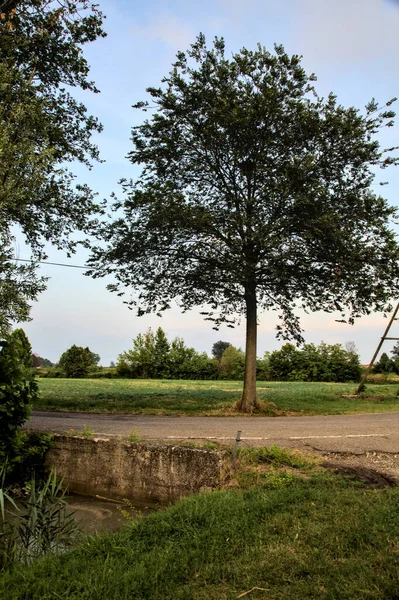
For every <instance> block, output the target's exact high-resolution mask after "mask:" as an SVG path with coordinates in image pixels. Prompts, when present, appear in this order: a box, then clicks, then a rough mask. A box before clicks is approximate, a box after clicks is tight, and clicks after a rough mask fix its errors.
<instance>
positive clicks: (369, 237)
mask: <svg viewBox="0 0 399 600" xmlns="http://www.w3.org/2000/svg"><path fill="white" fill-rule="evenodd" d="M315 79H316V78H315V77H314V76H313V75H310V76H309V75H307V74H306V73H305V71H304V69H303V68H302V66H301V61H300V57H298V56H295V55H294V56H288V55H287V54H286V53H285V51H284V49H283V47H282V46H275V53H274V54H273V53H270V52H268V51H266V50H265V49H264V48H263V47H261V46H258V48H257V50H256V51H249V50H247V49H245V48H244V49H242V50H241V51H240V52H239V53H237V54H234V55H232V56H231V57H230V58H229V57H227V56H226V54H225V44H224V41H223V39H217V38H216V39H215V41H214V44H213V48H211V49H208V48H207V46H206V41H205V38H204V36H203V35H200V36H199V37H198V38H197V41H196V42H195V43H194V44H193V45H192V46H191V49H190V50H189V51H187V52H186V53H183V52H179V53H178V55H177V60H176V62H175V63H174V65H173V68H172V70H171V72H170V73H169V75H168V76H166V77H165V78H164V79H163V80H162V86H161V87H157V88H149V89H148V90H147V91H148V93H149V95H150V96H151V98H152V101H151V103H148V102H140V103H139V104H137V105H136V106H137V107H138V108H142V109H144V110H145V111H150V113H149V114H150V115H151V116H150V117H149V118H148V119H147V120H145V121H144V123H143V124H142V125H139V126H137V127H134V128H133V130H132V141H133V146H134V147H133V150H132V151H131V153H130V155H129V156H130V160H131V162H132V163H133V164H141V165H143V171H142V175H141V176H140V178H139V179H138V180H137V181H136V182H128V181H125V182H123V187H124V191H125V192H126V193H127V197H126V199H125V200H124V201H123V202H121V201H119V202H118V201H117V202H116V205H115V208H116V209H117V210H122V213H120V216H118V218H116V219H115V220H114V221H113V222H112V223H106V224H104V226H103V228H102V230H101V232H100V235H101V237H102V238H103V240H105V241H106V243H107V245H106V247H105V248H104V247H102V248H98V249H97V250H95V252H94V255H93V258H92V267H93V268H92V269H91V271H90V273H91V274H94V275H95V276H103V275H106V274H114V275H115V277H116V283H115V284H111V285H110V286H109V289H111V290H117V291H119V292H120V293H123V291H124V289H125V288H126V287H127V288H130V287H131V288H133V289H134V290H135V291H136V295H135V296H133V297H132V299H131V300H130V302H131V304H134V305H136V306H137V307H138V312H139V314H142V313H143V312H150V311H156V312H161V311H163V310H165V309H167V308H168V307H169V305H170V302H171V299H177V300H178V302H179V303H180V306H181V307H182V309H183V310H188V309H190V308H192V307H194V306H201V305H203V306H204V307H205V310H204V312H203V314H204V316H205V317H206V318H207V319H213V320H214V321H215V323H216V326H217V325H219V324H220V323H223V322H225V323H227V324H228V325H232V324H233V323H234V321H235V320H236V318H239V316H240V315H244V316H245V318H246V324H247V334H246V348H245V358H246V366H245V378H244V390H243V396H242V400H241V404H240V408H241V410H242V411H252V410H253V409H254V407H255V406H256V337H257V318H258V311H259V310H260V309H263V310H265V309H274V310H277V311H279V313H280V315H279V318H280V323H279V324H278V326H277V330H278V335H280V336H282V337H291V338H294V339H296V340H297V341H301V340H302V330H301V328H300V323H299V319H298V316H297V314H296V309H298V308H303V309H305V310H311V311H316V310H324V311H331V312H332V311H336V310H338V311H341V313H342V319H346V320H348V321H349V322H353V320H354V318H355V317H357V316H359V315H361V314H363V313H368V312H370V311H372V310H374V309H377V310H382V309H386V308H387V305H388V304H389V298H390V296H391V295H392V294H395V293H397V290H398V275H399V267H398V258H399V251H398V245H397V243H396V241H395V236H394V234H393V232H392V231H391V226H390V221H391V218H392V216H393V215H394V213H395V211H394V209H393V208H391V207H389V206H388V204H387V202H386V201H385V200H384V199H383V198H381V197H379V196H376V195H375V194H374V193H373V192H372V191H371V187H370V186H371V184H372V183H373V181H374V170H375V168H376V167H377V166H380V167H386V166H388V165H390V164H392V163H396V162H397V159H395V158H392V157H391V156H389V153H388V155H387V154H384V152H383V151H382V150H381V149H380V146H379V143H378V141H376V139H375V138H376V134H377V133H378V131H379V130H380V128H381V127H383V126H386V125H387V126H389V125H392V119H393V117H394V113H393V112H392V111H391V109H390V108H386V107H383V108H380V107H379V106H378V105H377V104H376V103H375V102H374V101H372V102H370V103H369V104H368V105H367V107H366V110H365V112H364V114H363V113H361V112H360V111H358V110H356V109H355V108H344V107H342V106H341V105H339V104H338V103H337V100H336V97H335V96H334V95H333V94H330V95H329V96H328V97H326V98H321V97H319V96H318V95H317V93H316V91H315V89H314V81H315ZM392 102H393V101H390V102H388V103H387V104H388V105H389V104H391V103H392Z"/></svg>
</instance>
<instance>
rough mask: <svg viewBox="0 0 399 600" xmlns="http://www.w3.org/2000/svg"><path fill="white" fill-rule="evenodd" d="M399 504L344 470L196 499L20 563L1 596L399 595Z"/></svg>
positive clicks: (1, 583)
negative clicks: (353, 480)
mask: <svg viewBox="0 0 399 600" xmlns="http://www.w3.org/2000/svg"><path fill="white" fill-rule="evenodd" d="M398 502H399V490H398V489H397V488H396V489H385V490H367V489H363V488H361V487H359V486H354V485H352V484H351V483H350V482H348V481H346V480H344V479H342V478H337V477H333V476H330V477H324V478H323V477H319V478H318V477H316V476H315V477H312V478H310V479H309V480H306V481H304V480H298V479H296V480H291V481H289V482H288V484H287V485H285V486H283V487H279V488H278V489H268V488H260V487H256V488H253V489H249V490H223V491H218V492H213V493H208V494H202V495H197V496H192V497H189V498H186V499H184V500H182V501H180V502H178V503H177V504H175V505H174V506H171V507H169V508H168V509H167V510H164V511H160V512H158V513H153V514H151V515H150V516H149V517H147V518H146V519H144V520H141V521H139V522H136V523H133V524H130V525H129V526H128V527H127V528H126V529H125V530H123V531H122V532H120V533H118V534H116V535H105V536H100V537H94V538H89V539H87V541H86V542H85V543H84V544H83V545H81V546H79V547H78V548H76V549H75V550H73V551H71V552H70V553H68V554H65V555H63V556H61V557H54V558H51V559H44V560H40V561H35V562H34V563H32V564H31V565H29V566H28V567H27V568H25V569H22V568H20V567H17V568H15V569H14V570H13V572H12V573H7V574H5V575H4V577H3V579H2V580H0V597H1V598H2V599H4V600H5V599H7V600H17V599H18V600H22V599H24V600H28V599H29V600H42V599H50V598H51V599H58V600H59V599H68V600H104V599H107V600H131V599H133V598H134V599H135V600H140V599H143V600H144V599H151V600H156V599H159V600H172V599H173V600H212V599H214V600H227V599H233V598H239V597H248V598H251V599H257V598H263V599H265V600H266V599H268V600H271V599H274V600H312V599H321V598H322V599H323V600H394V599H395V600H397V598H398V589H399V576H398V573H399V552H398V550H399V546H398V539H399V519H398V512H397V509H398ZM250 590H252V591H251V592H250Z"/></svg>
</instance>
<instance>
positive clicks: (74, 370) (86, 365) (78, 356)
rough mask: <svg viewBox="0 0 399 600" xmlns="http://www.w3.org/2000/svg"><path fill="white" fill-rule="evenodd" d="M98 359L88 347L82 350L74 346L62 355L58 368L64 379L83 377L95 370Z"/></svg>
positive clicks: (80, 347)
mask: <svg viewBox="0 0 399 600" xmlns="http://www.w3.org/2000/svg"><path fill="white" fill-rule="evenodd" d="M99 359H100V357H99V356H98V354H94V353H93V352H92V351H91V350H90V349H89V348H88V347H86V348H83V347H82V346H76V345H75V344H74V345H73V346H71V347H70V348H69V349H68V350H66V351H65V352H64V353H63V354H62V356H61V358H60V360H59V362H58V368H59V369H61V372H62V373H63V375H64V376H65V377H73V378H80V377H85V376H86V375H87V374H88V373H89V371H90V369H92V370H94V371H95V370H96V362H98V361H99Z"/></svg>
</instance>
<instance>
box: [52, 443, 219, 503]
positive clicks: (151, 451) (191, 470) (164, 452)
mask: <svg viewBox="0 0 399 600" xmlns="http://www.w3.org/2000/svg"><path fill="white" fill-rule="evenodd" d="M225 460H226V454H225V453H223V452H215V451H213V450H202V449H197V448H185V447H182V446H167V445H155V444H148V443H143V442H137V443H129V442H121V441H116V440H109V439H99V438H83V437H69V436H64V435H57V436H55V445H54V447H53V448H51V449H50V451H49V452H48V454H47V463H48V464H49V465H50V466H53V467H55V468H56V470H57V474H58V475H59V476H60V477H63V478H64V482H65V484H67V486H68V489H69V490H70V491H71V492H75V493H78V494H84V495H89V496H94V495H100V496H107V497H110V498H129V499H131V500H134V501H136V502H168V501H171V500H176V499H178V498H181V497H182V496H185V495H187V494H190V493H193V492H199V491H201V490H207V489H212V488H215V487H217V486H218V485H219V484H220V482H221V479H222V477H223V473H224V461H225Z"/></svg>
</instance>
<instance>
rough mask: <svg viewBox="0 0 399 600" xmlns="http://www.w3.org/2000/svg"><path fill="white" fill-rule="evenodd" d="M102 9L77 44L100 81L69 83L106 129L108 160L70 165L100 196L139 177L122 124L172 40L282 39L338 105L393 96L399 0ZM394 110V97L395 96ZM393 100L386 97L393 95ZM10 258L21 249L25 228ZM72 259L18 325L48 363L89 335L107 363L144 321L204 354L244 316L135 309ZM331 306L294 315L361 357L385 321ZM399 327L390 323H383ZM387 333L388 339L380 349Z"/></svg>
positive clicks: (79, 259)
mask: <svg viewBox="0 0 399 600" xmlns="http://www.w3.org/2000/svg"><path fill="white" fill-rule="evenodd" d="M98 2H99V4H100V7H101V10H102V11H103V13H104V14H105V15H106V17H107V18H106V21H105V30H106V31H107V33H108V36H107V37H106V38H104V39H100V40H97V41H96V42H94V43H92V44H90V45H88V46H86V47H85V57H86V59H87V61H88V63H89V65H90V66H91V78H92V79H93V80H94V81H95V82H96V85H97V87H98V88H99V89H100V90H101V93H100V94H95V95H94V94H91V93H89V92H83V91H81V90H78V91H77V92H76V94H75V95H76V96H77V97H78V98H79V99H81V100H82V101H83V102H84V103H85V104H86V106H87V107H88V110H89V112H90V113H91V114H94V115H96V116H98V117H99V119H100V121H101V122H102V123H103V125H104V131H103V133H101V134H100V135H96V137H95V143H97V145H98V147H99V149H100V153H101V157H102V158H103V159H104V160H105V161H106V162H105V163H102V164H97V165H95V166H94V168H93V169H92V170H91V171H87V170H86V169H85V168H84V167H82V166H81V165H77V166H76V168H74V172H75V173H76V175H77V181H78V182H81V183H83V182H86V183H88V184H89V185H90V186H91V187H92V189H93V190H94V191H96V192H97V193H98V197H99V198H100V199H102V198H107V199H109V197H110V194H111V193H112V192H115V193H116V194H117V195H118V194H119V193H120V190H119V186H118V181H119V180H120V179H121V178H122V177H126V178H128V179H130V178H133V179H135V178H137V176H138V175H139V171H138V169H137V167H133V166H132V165H131V164H130V163H129V161H128V160H127V159H126V154H127V153H128V152H129V151H130V150H131V149H132V143H131V141H130V134H131V127H132V126H134V125H137V124H139V123H141V122H142V120H143V118H144V116H145V115H144V116H143V114H142V113H141V112H140V111H137V110H135V109H133V108H132V105H133V104H135V103H136V102H138V101H140V100H143V99H146V93H145V89H146V88H147V87H149V86H155V87H156V86H157V85H159V84H160V81H161V79H162V77H163V76H165V75H167V74H168V72H169V70H170V66H171V64H172V62H173V61H174V58H175V55H176V52H177V51H178V50H186V49H187V48H188V47H189V45H190V44H191V43H193V42H194V41H195V38H196V36H197V35H198V33H199V32H203V33H204V34H205V35H206V37H207V39H208V42H209V44H210V43H211V41H212V39H213V38H214V36H218V37H220V36H223V37H224V38H225V41H226V48H227V50H228V52H236V51H238V50H240V49H241V48H242V47H246V48H248V49H256V45H257V44H258V43H260V44H261V45H262V46H265V47H266V48H267V49H268V50H270V51H272V50H273V45H274V44H275V43H277V44H283V45H284V46H285V49H286V51H287V52H288V53H289V54H299V55H303V62H302V64H303V66H304V68H305V69H306V71H307V72H314V73H315V74H316V76H317V82H316V89H317V91H318V93H319V94H322V95H326V94H328V93H329V92H330V91H333V92H334V93H335V94H336V95H337V97H338V101H339V102H340V103H341V104H343V105H344V106H356V107H357V108H363V107H364V106H365V104H367V103H368V102H369V100H370V99H371V98H373V97H374V98H376V100H377V101H378V102H379V103H382V104H383V103H384V102H386V101H387V100H389V99H391V98H392V97H394V96H399V37H398V33H397V32H398V31H399V1H397V0H334V1H333V2H331V0H280V2H276V1H275V0H245V1H244V0H202V1H201V2H194V1H193V0H147V2H146V3H142V2H133V1H131V0H98ZM396 106H397V109H398V108H399V102H398V103H396ZM392 108H395V105H393V107H392ZM398 138H399V121H398V124H396V125H395V126H394V127H393V128H391V129H387V130H386V131H385V132H384V134H383V135H382V136H381V137H380V142H381V145H382V146H384V147H387V146H393V145H397V144H398ZM379 180H384V181H385V180H388V181H389V186H384V187H383V188H381V189H378V190H377V189H376V191H377V192H379V193H382V194H383V195H384V196H385V197H386V198H387V199H388V200H389V201H390V203H391V204H394V205H398V204H399V194H398V192H399V170H398V169H396V171H395V170H394V169H391V170H389V172H387V171H385V172H384V173H383V174H382V177H381V175H378V176H377V179H376V181H377V182H378V181H379ZM16 250H17V254H18V256H19V258H22V259H26V258H30V253H29V249H27V248H26V247H24V245H23V241H22V239H20V240H19V241H18V244H17V247H16ZM86 258H87V253H85V251H83V250H81V251H79V252H78V253H77V254H76V255H75V256H73V257H72V258H71V259H68V258H67V257H66V256H65V254H63V253H62V252H59V251H56V250H54V249H52V248H48V260H49V261H53V262H59V263H66V264H71V265H72V264H73V265H84V263H85V260H86ZM83 272H84V271H83V270H82V269H78V268H63V267H57V266H52V265H41V267H40V274H42V275H44V276H46V277H49V281H48V287H47V290H46V291H45V292H44V293H42V294H41V295H40V297H39V299H38V301H37V302H36V303H35V304H34V305H33V307H32V311H31V317H32V321H31V322H29V323H25V324H23V325H22V326H23V328H24V330H25V332H26V333H27V335H28V337H29V339H30V342H31V344H32V348H33V351H34V352H35V353H37V354H39V355H40V356H42V357H45V358H49V359H50V360H52V361H53V362H56V361H57V360H58V359H59V357H60V355H61V354H62V353H63V352H64V351H65V350H66V349H67V348H69V347H70V346H71V345H72V344H76V345H78V346H89V347H90V349H91V350H92V351H93V352H96V353H97V354H99V355H100V357H101V361H100V363H101V364H102V365H103V366H108V365H109V364H110V362H111V361H116V359H117V356H118V354H120V353H121V352H123V351H125V350H127V349H129V348H131V347H132V339H133V338H135V337H136V336H137V334H138V333H142V332H144V331H146V330H147V328H148V327H152V328H153V329H156V328H157V327H159V326H160V327H162V328H163V329H164V331H165V332H166V334H167V336H168V338H169V339H172V338H174V337H176V336H179V337H182V338H183V339H184V340H185V342H186V344H187V345H188V346H192V347H194V348H195V349H196V350H198V351H205V352H207V353H208V354H210V353H211V348H212V345H213V343H214V342H216V341H217V340H220V339H222V340H225V341H228V342H230V343H231V344H233V345H235V346H237V347H241V348H244V345H245V324H244V322H242V323H241V325H240V326H238V327H236V328H235V329H228V328H224V327H221V329H220V330H219V331H214V330H213V329H212V324H211V323H209V322H208V321H203V319H202V317H201V316H200V315H199V310H200V309H198V310H192V311H190V312H188V313H186V314H181V312H180V311H179V309H178V308H177V307H173V308H172V309H171V310H170V311H168V312H166V313H164V316H163V317H162V318H159V317H156V316H155V315H146V316H144V317H137V316H136V315H135V313H134V312H133V311H130V310H129V309H128V307H127V306H126V305H125V304H123V299H121V298H120V297H118V296H117V295H115V294H113V293H111V292H109V291H107V290H106V284H107V283H109V282H111V281H112V280H111V279H108V280H104V279H97V280H93V279H91V278H89V277H86V276H84V275H83ZM334 318H338V317H337V316H335V315H331V314H324V313H314V314H312V315H305V316H304V317H303V319H302V326H303V328H304V330H305V334H304V336H305V339H306V342H308V343H310V342H313V343H316V344H319V343H320V342H321V341H324V342H326V343H329V344H335V343H342V344H345V343H346V342H348V341H354V342H355V344H356V346H357V348H358V351H359V354H360V357H361V361H362V362H363V363H368V362H369V361H370V359H371V356H372V354H373V353H374V350H375V348H376V346H377V343H378V341H379V338H380V337H381V335H382V333H383V331H384V329H385V327H386V325H387V320H386V318H384V316H383V315H382V314H378V313H373V314H372V315H369V316H367V317H363V318H361V319H360V320H358V321H356V323H355V325H354V326H349V325H344V324H339V323H336V322H335V320H334ZM276 320H277V317H276V313H274V312H271V313H263V314H260V315H259V328H258V355H259V356H262V355H263V353H264V352H265V351H271V350H274V349H277V348H280V347H281V344H282V342H281V341H279V340H276V337H275V326H276ZM390 335H391V336H393V337H399V325H398V324H395V325H394V326H393V327H392V329H391V332H390ZM393 343H394V342H386V343H385V344H384V347H383V351H386V352H389V351H390V350H391V348H392V346H393Z"/></svg>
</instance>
